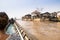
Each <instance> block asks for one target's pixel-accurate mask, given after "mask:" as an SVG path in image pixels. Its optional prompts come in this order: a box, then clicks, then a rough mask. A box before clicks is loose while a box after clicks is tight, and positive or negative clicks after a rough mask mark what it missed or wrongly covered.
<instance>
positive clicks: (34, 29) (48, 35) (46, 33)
mask: <svg viewBox="0 0 60 40" xmlns="http://www.w3.org/2000/svg"><path fill="white" fill-rule="evenodd" d="M17 22H18V23H19V24H20V25H21V26H22V28H24V30H25V31H26V32H27V34H28V35H29V36H30V37H31V38H32V39H33V40H60V22H49V21H45V22H41V21H21V20H17Z"/></svg>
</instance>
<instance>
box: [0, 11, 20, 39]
mask: <svg viewBox="0 0 60 40" xmlns="http://www.w3.org/2000/svg"><path fill="white" fill-rule="evenodd" d="M8 23H9V17H8V15H7V14H6V13H5V12H0V40H21V38H20V37H19V35H18V34H16V33H14V34H12V35H8V34H6V33H5V29H6V26H7V25H8Z"/></svg>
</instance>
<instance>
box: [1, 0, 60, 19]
mask: <svg viewBox="0 0 60 40" xmlns="http://www.w3.org/2000/svg"><path fill="white" fill-rule="evenodd" d="M36 8H39V11H40V12H54V11H60V0H0V12H1V11H2V12H6V13H7V14H8V16H9V18H12V17H13V18H14V17H16V18H21V17H22V16H24V15H25V14H31V12H33V11H34V10H36ZM41 9H42V10H41Z"/></svg>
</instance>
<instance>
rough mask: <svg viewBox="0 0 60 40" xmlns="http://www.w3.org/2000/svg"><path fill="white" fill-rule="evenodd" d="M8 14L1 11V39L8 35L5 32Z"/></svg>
mask: <svg viewBox="0 0 60 40" xmlns="http://www.w3.org/2000/svg"><path fill="white" fill-rule="evenodd" d="M8 20H9V18H8V16H7V14H6V13H5V12H0V40H5V39H6V38H7V37H8V35H7V34H5V27H6V25H7V24H8Z"/></svg>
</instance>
